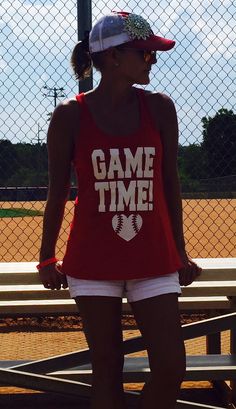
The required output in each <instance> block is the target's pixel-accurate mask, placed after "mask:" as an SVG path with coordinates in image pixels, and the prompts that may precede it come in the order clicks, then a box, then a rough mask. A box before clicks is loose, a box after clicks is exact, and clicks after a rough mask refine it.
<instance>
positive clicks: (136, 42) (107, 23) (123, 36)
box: [89, 11, 175, 54]
mask: <svg viewBox="0 0 236 409" xmlns="http://www.w3.org/2000/svg"><path fill="white" fill-rule="evenodd" d="M125 43H130V44H129V46H130V47H132V48H137V49H140V50H148V51H168V50H170V49H171V48H173V47H174V45H175V41H173V40H168V39H166V38H163V37H159V36H156V35H154V33H153V31H152V29H151V27H150V24H149V23H148V22H147V21H146V20H145V19H144V18H143V17H141V16H138V15H136V14H132V13H127V12H124V11H118V12H112V13H111V14H108V15H106V16H103V17H101V18H100V19H99V20H98V21H97V22H96V23H95V25H94V26H93V28H92V30H91V31H90V34H89V50H90V53H91V54H92V53H97V52H100V51H104V50H107V49H108V48H111V47H116V46H118V45H121V44H125Z"/></svg>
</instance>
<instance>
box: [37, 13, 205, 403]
mask: <svg viewBox="0 0 236 409" xmlns="http://www.w3.org/2000/svg"><path fill="white" fill-rule="evenodd" d="M174 44H175V42H174V41H171V40H167V39H163V38H161V37H158V36H155V35H154V34H153V32H152V30H151V28H150V25H149V24H148V23H147V22H146V21H145V20H144V19H143V18H142V17H140V16H137V15H134V14H129V13H125V12H118V13H112V14H111V15H107V16H104V17H102V18H101V19H100V20H99V21H98V22H97V23H96V24H95V25H94V27H93V29H92V30H91V32H90V35H89V38H85V40H84V41H82V42H80V43H79V44H77V45H76V47H75V49H74V51H73V54H72V60H71V61H72V66H73V69H74V72H75V75H76V77H77V78H79V79H83V78H84V77H85V76H86V75H88V74H89V71H90V68H91V65H92V64H93V65H94V66H95V67H96V68H97V69H98V70H99V71H100V73H101V81H100V83H99V85H98V87H97V88H95V89H93V90H92V91H89V92H87V93H85V94H80V95H78V96H77V97H76V98H75V99H72V100H69V101H66V102H64V103H62V104H61V105H59V106H58V107H57V108H56V109H55V112H54V114H53V117H52V120H51V123H50V127H49V130H48V154H49V181H50V183H49V193H48V199H47V204H46V209H45V215H44V225H43V237H42V246H41V252H40V264H39V266H38V270H39V274H40V277H41V281H42V283H43V284H44V286H45V287H47V288H51V289H55V288H56V289H60V288H61V286H63V287H64V288H65V287H66V286H67V282H68V285H69V290H70V294H71V297H73V298H74V299H75V301H76V303H77V305H78V308H79V311H80V314H81V317H82V320H83V325H84V330H85V333H86V337H87V341H88V345H89V348H90V351H91V359H92V367H93V387H92V400H91V407H92V409H104V408H109V409H124V408H125V407H126V406H125V400H124V393H123V384H122V368H123V353H122V328H121V311H122V297H123V296H126V297H127V299H128V301H129V302H130V304H131V307H132V310H133V313H134V316H135V319H136V321H137V324H138V327H139V329H140V331H141V333H142V336H143V339H144V342H145V346H146V349H147V352H148V357H149V362H150V369H151V378H150V381H149V382H148V383H147V384H146V385H145V386H144V388H143V391H142V395H141V399H140V408H142V409H154V408H155V409H156V408H160V409H171V408H174V407H175V402H176V399H177V396H178V393H179V389H180V384H181V382H182V380H183V377H184V373H185V350H184V343H183V339H182V334H181V326H180V319H179V311H178V294H179V293H180V285H188V284H190V283H191V282H192V281H193V280H194V279H195V278H196V276H197V275H199V273H200V268H199V267H198V266H197V265H196V264H195V263H194V262H193V261H192V260H191V259H190V258H189V257H188V255H187V254H186V251H185V243H184V235H183V224H182V208H181V198H180V188H179V181H178V174H177V166H176V162H177V147H178V126H177V119H176V112H175V107H174V104H173V102H172V100H171V99H170V98H169V97H167V96H166V95H163V94H160V93H152V92H148V91H144V90H142V89H139V88H136V87H134V84H140V85H146V84H148V83H149V81H150V71H151V68H152V65H153V64H155V63H156V51H167V50H170V49H171V48H172V47H173V46H174ZM72 164H73V166H74V168H75V171H76V173H77V178H78V200H76V203H75V213H74V219H73V223H72V226H71V232H70V237H69V240H68V244H67V249H66V254H65V257H64V260H63V263H62V266H61V267H60V271H59V268H58V265H57V259H56V258H55V247H56V241H57V237H58V234H59V230H60V227H61V223H62V219H63V214H64V207H65V203H66V200H67V196H68V191H69V187H70V171H71V165H72Z"/></svg>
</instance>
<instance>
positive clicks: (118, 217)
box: [62, 88, 182, 280]
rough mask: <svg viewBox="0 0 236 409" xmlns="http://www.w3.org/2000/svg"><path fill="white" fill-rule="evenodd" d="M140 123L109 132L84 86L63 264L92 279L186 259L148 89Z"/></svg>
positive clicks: (154, 270) (126, 275)
mask: <svg viewBox="0 0 236 409" xmlns="http://www.w3.org/2000/svg"><path fill="white" fill-rule="evenodd" d="M136 90H137V95H138V99H139V106H140V126H139V129H138V131H136V132H134V133H133V134H130V135H127V136H111V135H108V134H106V133H104V132H103V131H101V129H99V128H98V127H97V126H96V124H95V122H94V120H93V117H92V115H91V113H90V111H89V109H88V106H87V103H86V101H85V98H84V94H83V93H82V94H80V95H78V96H76V99H77V101H78V103H79V104H80V109H81V115H80V118H81V123H80V130H79V135H78V137H77V140H76V144H75V152H74V166H75V170H76V173H77V179H78V197H77V199H76V202H75V210H74V218H73V222H72V225H71V230H70V235H69V239H68V243H67V249H66V253H65V257H64V260H63V266H62V269H63V272H64V273H65V274H68V275H70V276H73V277H77V278H83V279H94V280H100V279H101V280H129V279H138V278H145V277H155V276H159V275H164V274H170V273H173V272H175V271H176V270H178V269H179V268H180V267H181V266H182V264H181V261H180V258H179V255H178V253H177V250H176V246H175V242H174V239H173V235H172V230H171V226H170V220H169V216H168V211H167V206H166V202H165V198H164V192H163V184H162V145H161V139H160V135H159V133H158V132H157V130H156V129H155V127H154V124H153V122H152V118H151V114H150V113H149V111H148V108H147V106H146V101H145V94H144V91H143V90H142V89H137V88H136Z"/></svg>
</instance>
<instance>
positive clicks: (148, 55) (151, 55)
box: [117, 46, 156, 62]
mask: <svg viewBox="0 0 236 409" xmlns="http://www.w3.org/2000/svg"><path fill="white" fill-rule="evenodd" d="M117 48H118V47H117ZM119 49H120V50H132V51H134V50H135V51H139V52H140V53H142V55H143V59H144V61H145V62H150V61H153V60H156V51H148V50H139V49H138V48H131V47H124V46H123V47H120V48H119Z"/></svg>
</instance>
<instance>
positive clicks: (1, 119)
mask: <svg viewBox="0 0 236 409" xmlns="http://www.w3.org/2000/svg"><path fill="white" fill-rule="evenodd" d="M86 3H87V4H89V1H86V0H84V3H83V4H84V5H86ZM110 10H126V11H130V12H134V13H136V14H141V15H142V16H143V17H144V18H147V19H148V20H149V22H150V23H151V26H152V27H153V30H154V32H155V33H160V34H161V35H163V36H166V37H167V38H174V39H175V40H176V47H175V48H174V49H173V50H172V51H171V52H168V53H159V54H158V61H157V64H156V66H155V67H153V69H152V77H151V83H150V84H149V85H148V86H147V89H149V90H151V91H158V92H164V93H166V94H168V95H170V96H171V97H172V99H173V100H174V101H175V104H176V108H177V113H178V118H179V129H180V146H179V172H180V177H181V182H182V194H183V205H184V226H185V236H186V241H187V249H188V251H189V253H190V255H191V256H192V257H236V250H235V249H236V238H235V237H236V227H235V220H236V210H235V204H236V198H235V197H236V193H235V192H236V106H235V105H236V97H235V95H236V83H235V67H236V58H235V56H236V34H235V26H236V17H235V16H236V5H234V4H233V1H229V0H221V1H220V0H204V1H200V0H192V1H189V0H184V1H183V0H181V1H180V0H172V1H167V0H160V1H159V2H157V1H154V0H149V1H148V2H147V1H144V0H143V1H142V0H140V1H139V2H137V1H119V2H118V1H117V2H116V1H101V0H97V1H96V2H95V1H94V2H92V21H95V20H96V19H97V18H98V17H99V16H101V15H102V14H105V13H108V12H110ZM77 13H78V4H77V2H76V0H66V1H65V0H37V1H34V0H16V1H14V2H9V1H8V0H2V1H1V5H0V19H1V20H0V25H1V29H0V44H1V47H0V70H1V76H0V94H1V95H0V97H1V103H0V227H1V243H0V245H1V250H0V261H35V260H37V259H38V252H39V246H40V237H41V231H42V215H43V211H44V206H45V199H46V186H47V151H46V144H45V143H46V132H47V127H48V120H49V119H50V115H51V113H52V111H53V109H54V107H55V105H57V104H58V103H59V102H60V101H61V100H63V99H65V98H70V97H72V96H74V94H76V93H78V83H77V82H76V81H75V79H74V78H73V76H72V70H71V68H70V65H69V60H70V54H71V51H72V49H73V47H74V45H75V44H76V42H77V38H78V29H79V28H80V25H81V24H82V17H81V16H80V15H78V17H77ZM98 81H99V74H98V73H96V72H94V77H93V82H94V85H96V84H97V83H98ZM72 187H73V189H72V193H71V198H70V199H71V200H69V201H68V203H67V207H66V215H65V220H64V222H63V226H62V230H61V235H60V239H59V241H58V253H57V255H58V257H62V255H63V252H64V249H65V243H66V240H67V236H68V233H69V224H70V221H71V218H72V213H73V200H72V199H73V198H74V196H75V190H76V189H75V186H74V184H73V180H72Z"/></svg>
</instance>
